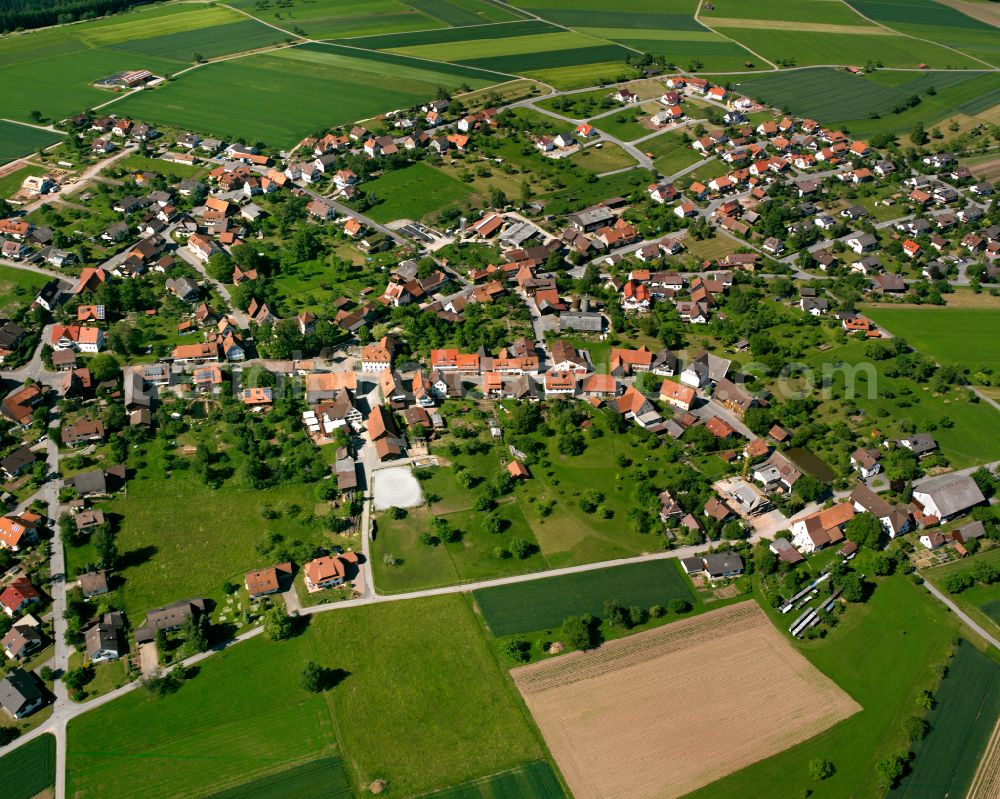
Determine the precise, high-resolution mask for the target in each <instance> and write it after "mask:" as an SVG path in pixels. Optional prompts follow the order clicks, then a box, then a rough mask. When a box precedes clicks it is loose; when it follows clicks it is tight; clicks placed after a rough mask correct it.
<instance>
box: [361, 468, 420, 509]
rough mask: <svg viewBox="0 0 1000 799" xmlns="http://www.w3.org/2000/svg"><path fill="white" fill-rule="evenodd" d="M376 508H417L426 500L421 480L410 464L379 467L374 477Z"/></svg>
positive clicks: (373, 486)
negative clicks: (421, 487)
mask: <svg viewBox="0 0 1000 799" xmlns="http://www.w3.org/2000/svg"><path fill="white" fill-rule="evenodd" d="M372 489H373V491H374V494H375V510H387V509H388V508H415V507H417V505H420V504H422V503H423V501H424V494H423V492H422V491H421V490H420V482H419V481H418V480H417V478H416V477H414V476H413V470H412V469H410V467H409V466H393V467H391V468H389V469H379V470H378V471H377V472H375V473H374V475H373V477H372Z"/></svg>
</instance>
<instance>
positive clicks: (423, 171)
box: [365, 161, 473, 222]
mask: <svg viewBox="0 0 1000 799" xmlns="http://www.w3.org/2000/svg"><path fill="white" fill-rule="evenodd" d="M365 194H367V195H368V196H369V197H371V198H372V199H373V200H374V201H375V204H374V205H373V206H372V207H371V208H370V209H369V210H368V211H366V212H365V213H366V214H367V215H368V216H370V217H371V218H372V219H374V220H375V221H376V222H391V221H392V220H394V219H403V218H405V219H423V218H424V217H426V216H429V215H431V214H437V213H439V212H441V211H443V210H444V209H445V208H448V207H450V206H453V205H456V204H458V203H461V202H463V201H467V200H468V199H470V197H471V196H472V194H473V190H472V189H471V188H470V187H469V185H468V184H466V183H463V182H462V181H460V180H458V179H457V178H454V177H452V176H451V175H448V174H445V173H444V172H442V171H441V170H440V169H435V168H434V167H432V166H430V165H428V164H425V163H424V162H422V161H418V162H417V163H415V164H411V165H410V166H407V167H405V168H403V169H394V170H392V171H391V172H386V173H384V174H383V175H382V176H381V177H378V178H375V180H372V181H369V182H368V183H366V184H365Z"/></svg>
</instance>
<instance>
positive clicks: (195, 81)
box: [118, 44, 506, 146]
mask: <svg viewBox="0 0 1000 799" xmlns="http://www.w3.org/2000/svg"><path fill="white" fill-rule="evenodd" d="M503 80H506V76H498V75H494V74H491V73H489V72H484V71H474V70H467V69H463V68H462V67H457V66H452V65H448V64H430V63H428V62H423V61H418V60H414V59H408V58H404V57H402V56H396V55H393V54H391V53H374V52H368V51H362V50H352V49H347V48H341V47H337V46H334V45H323V44H306V45H302V46H300V47H292V48H286V49H283V50H279V51H275V52H271V53H267V54H263V55H254V56H249V57H247V58H240V59H237V60H234V61H224V62H219V63H215V64H209V65H207V66H205V67H202V68H199V69H195V70H192V71H191V72H188V73H186V74H185V75H182V76H181V77H179V78H178V79H177V80H176V81H174V82H172V83H169V84H167V85H166V86H164V87H162V88H158V89H155V90H150V91H144V92H140V93H139V94H136V95H133V96H131V97H128V98H126V99H125V100H124V101H122V103H121V104H119V105H118V109H119V111H120V112H121V113H128V114H131V115H133V116H136V117H139V118H141V119H146V120H149V121H151V122H156V123H159V124H163V125H178V126H181V127H190V128H194V129H196V130H199V131H204V132H207V133H215V134H218V135H221V136H223V137H226V138H234V137H246V138H249V139H251V140H262V141H265V142H267V143H269V144H272V145H276V146H289V145H291V144H294V143H296V142H298V141H299V140H300V139H301V138H302V137H303V136H304V135H305V134H307V133H309V132H311V131H316V130H320V129H322V128H325V127H329V126H332V125H342V124H345V123H348V122H354V121H357V120H359V119H367V118H370V117H373V116H375V115H376V114H379V113H383V112H385V111H386V110H388V109H393V108H405V107H408V106H411V105H414V104H417V103H420V102H426V101H427V100H428V99H429V98H432V97H434V95H435V94H436V92H437V89H438V87H439V86H444V87H445V88H448V89H455V88H457V87H458V86H460V85H461V84H463V83H467V84H469V85H470V86H472V87H473V88H478V87H482V86H487V85H489V84H491V83H498V82H501V81H503ZM222 84H224V85H226V86H228V87H229V101H228V102H226V103H224V104H220V103H219V102H218V87H219V86H220V85H222ZM317 97H322V98H326V101H325V102H315V101H314V100H315V98H317Z"/></svg>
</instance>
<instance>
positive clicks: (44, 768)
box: [0, 735, 56, 799]
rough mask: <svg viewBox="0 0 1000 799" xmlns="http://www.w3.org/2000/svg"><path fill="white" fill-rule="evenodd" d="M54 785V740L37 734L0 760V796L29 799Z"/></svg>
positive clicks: (9, 798) (49, 736)
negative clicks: (33, 738)
mask: <svg viewBox="0 0 1000 799" xmlns="http://www.w3.org/2000/svg"><path fill="white" fill-rule="evenodd" d="M55 782H56V739H55V737H54V736H52V735H40V736H38V737H37V738H35V740H33V741H29V742H28V743H26V744H24V745H23V746H20V747H18V748H17V749H15V750H14V751H13V752H11V753H10V754H9V755H4V756H3V757H0V796H3V798H4V799H32V797H35V796H38V795H39V794H41V793H42V792H43V791H46V790H48V789H49V788H51V787H52V786H53V785H55Z"/></svg>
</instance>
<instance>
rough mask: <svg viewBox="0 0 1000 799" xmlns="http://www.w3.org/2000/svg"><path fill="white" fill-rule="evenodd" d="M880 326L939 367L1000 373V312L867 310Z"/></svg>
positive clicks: (985, 310) (941, 309) (980, 310)
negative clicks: (903, 340) (955, 367)
mask: <svg viewBox="0 0 1000 799" xmlns="http://www.w3.org/2000/svg"><path fill="white" fill-rule="evenodd" d="M866 313H867V314H868V315H869V316H871V318H872V319H874V320H875V321H876V322H878V324H879V325H882V326H884V327H885V328H886V330H888V331H889V332H890V333H892V334H893V335H894V336H897V337H899V338H904V339H906V341H907V342H908V343H909V344H910V346H912V347H913V348H915V349H917V350H919V351H920V352H922V353H924V354H925V355H929V356H931V357H932V358H934V359H935V360H936V361H938V363H942V364H951V365H955V366H963V367H967V368H969V369H970V370H972V372H973V373H975V372H976V371H978V370H980V369H983V368H987V369H992V370H1000V347H998V346H997V344H998V343H1000V310H990V309H976V308H965V309H961V310H959V309H948V308H919V309H917V308H914V309H900V308H892V307H891V306H882V307H874V308H869V309H867V310H866Z"/></svg>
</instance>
